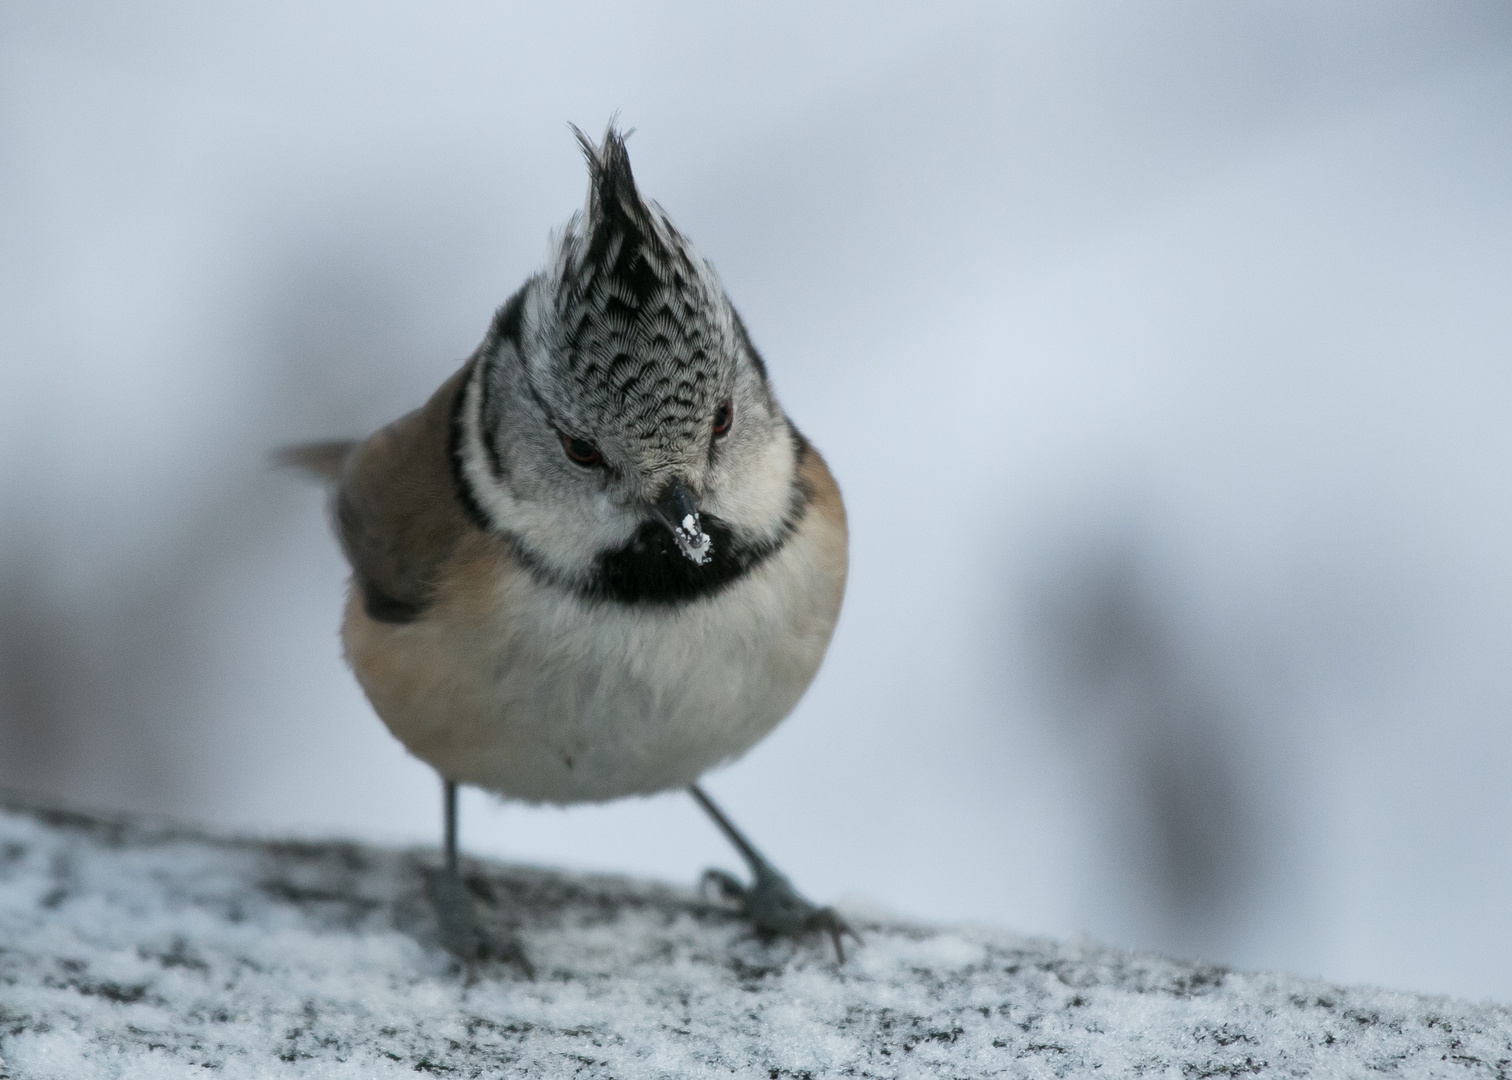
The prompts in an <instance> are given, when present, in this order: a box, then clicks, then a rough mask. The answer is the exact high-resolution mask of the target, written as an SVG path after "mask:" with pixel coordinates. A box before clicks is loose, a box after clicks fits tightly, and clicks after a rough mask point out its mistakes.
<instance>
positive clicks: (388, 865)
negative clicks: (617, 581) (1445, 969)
mask: <svg viewBox="0 0 1512 1080" xmlns="http://www.w3.org/2000/svg"><path fill="white" fill-rule="evenodd" d="M432 864H433V861H432V858H431V854H430V853H427V852H416V851H400V850H393V849H387V848H377V847H368V846H363V845H359V844H350V843H334V842H333V843H324V844H311V843H292V842H276V841H275V842H255V841H249V840H217V839H211V838H207V837H205V836H203V835H199V834H196V833H194V832H192V831H189V830H186V829H181V828H174V827H170V826H165V825H158V824H144V823H140V822H132V821H128V820H105V819H101V818H96V817H91V816H87V815H83V814H78V813H71V812H60V811H57V810H53V809H39V808H36V807H34V806H28V805H26V804H25V803H24V802H22V801H20V800H17V799H15V798H11V799H10V800H9V801H8V802H5V803H0V1057H3V1059H4V1064H3V1065H0V1077H4V1078H6V1080H53V1078H57V1080H95V1078H101V1080H104V1078H107V1077H109V1078H114V1077H132V1078H140V1080H158V1078H169V1077H185V1076H197V1077H198V1076H204V1075H206V1072H205V1070H206V1069H207V1068H208V1069H213V1070H214V1071H215V1072H216V1074H217V1075H221V1076H226V1077H259V1078H261V1077H269V1078H272V1077H331V1078H334V1077H389V1076H392V1077H399V1076H406V1077H408V1076H413V1075H415V1074H416V1073H417V1072H419V1073H432V1074H441V1075H447V1076H504V1075H507V1076H511V1077H524V1076H547V1077H557V1076H569V1075H571V1076H584V1077H591V1076H606V1077H617V1078H620V1080H633V1078H637V1077H680V1076H690V1077H691V1076H714V1075H719V1076H735V1077H763V1078H768V1077H811V1078H818V1077H828V1076H877V1077H883V1076H886V1077H893V1076H949V1077H962V1076H968V1077H981V1076H998V1075H1006V1076H1016V1077H1035V1076H1063V1075H1068V1074H1076V1075H1085V1074H1087V1073H1089V1072H1091V1071H1092V1070H1095V1069H1096V1070H1101V1075H1105V1076H1131V1075H1132V1076H1139V1075H1153V1076H1173V1077H1174V1076H1183V1077H1193V1076H1200V1077H1210V1076H1234V1075H1249V1074H1257V1075H1283V1076H1292V1075H1295V1076H1303V1075H1305V1076H1345V1075H1359V1074H1362V1073H1365V1072H1372V1073H1377V1072H1378V1073H1386V1074H1401V1075H1411V1076H1426V1075H1453V1076H1462V1075H1463V1076H1487V1077H1491V1076H1506V1075H1507V1074H1508V1071H1509V1069H1512V1008H1508V1007H1507V1006H1503V1005H1494V1004H1480V1005H1475V1004H1470V1003H1468V1002H1464V1001H1455V1000H1452V999H1448V998H1435V997H1423V996H1420V995H1416V994H1410V993H1401V992H1396V991H1388V990H1375V989H1365V988H1344V987H1338V986H1332V985H1328V984H1325V983H1321V982H1317V981H1312V980H1307V979H1301V978H1295V977H1292V976H1287V975H1279V974H1244V973H1237V972H1233V971H1229V970H1227V969H1225V968H1221V967H1214V966H1201V965H1193V964H1186V963H1178V962H1172V961H1168V960H1162V959H1158V958H1156V957H1153V956H1141V955H1136V954H1130V953H1124V952H1119V951H1115V950H1112V949H1108V948H1104V947H1101V946H1097V945H1092V944H1086V943H1074V944H1063V943H1057V942H1054V941H1048V940H1037V939H1030V938H1023V937H1018V936H1015V935H1013V934H1009V933H1005V932H1002V931H999V930H993V929H989V928H985V927H965V926H956V927H938V926H925V925H917V924H909V923H907V922H904V921H902V920H900V919H896V918H892V917H877V916H876V915H875V914H872V915H868V913H866V912H861V911H853V912H850V913H849V914H850V915H851V916H852V917H853V919H854V920H855V921H856V923H857V924H858V926H860V928H861V930H862V933H863V934H864V936H865V939H866V941H865V945H864V946H862V947H860V948H857V949H855V950H854V951H853V953H852V954H851V955H850V956H849V957H848V958H847V959H846V960H845V961H844V962H843V963H837V962H836V961H835V960H834V959H833V957H832V956H831V954H830V953H829V951H828V949H827V947H826V946H825V945H824V944H823V943H822V942H818V941H815V942H809V943H799V944H772V945H768V944H763V943H761V942H759V941H757V940H754V939H753V938H751V937H750V936H749V935H748V934H747V933H746V931H745V930H744V928H743V926H742V924H741V923H740V921H739V920H737V919H736V918H734V917H733V916H732V915H730V914H729V913H728V912H725V911H723V910H722V909H720V908H719V907H717V906H715V905H713V904H711V903H709V902H707V901H705V900H703V899H701V898H700V897H698V896H697V895H696V894H695V893H694V892H692V891H690V890H685V889H675V888H670V887H667V886H660V885H653V884H648V883H643V882H637V881H633V880H628V879H624V878H611V877H592V876H586V875H576V874H564V873H555V872H551V871H547V870H538V869H524V868H520V867H516V866H505V865H500V864H494V863H482V864H474V865H472V866H471V867H470V868H469V872H470V875H471V880H472V882H473V883H474V885H475V888H476V889H477V890H479V891H480V892H481V893H483V894H486V895H488V896H489V897H491V902H492V906H493V908H494V909H495V910H497V911H500V912H507V913H509V917H510V921H511V922H513V923H514V925H515V926H516V927H517V929H518V931H519V933H520V935H521V936H522V938H523V940H524V942H525V944H526V947H527V949H528V950H529V953H530V955H531V957H532V958H533V960H534V963H535V965H536V967H537V976H536V978H534V979H533V980H528V979H525V978H523V977H522V976H521V975H520V974H519V973H517V972H515V971H513V970H481V971H475V972H473V973H471V975H470V976H469V975H467V974H465V973H463V972H460V971H458V970H456V969H454V967H453V965H452V964H451V963H450V961H449V960H448V958H447V957H446V955H445V954H444V953H442V952H440V951H439V950H438V949H437V948H436V947H435V945H434V942H433V939H432V927H431V925H430V923H429V919H428V907H427V905H426V902H425V900H424V880H425V878H424V875H425V871H426V869H427V867H428V866H430V865H432Z"/></svg>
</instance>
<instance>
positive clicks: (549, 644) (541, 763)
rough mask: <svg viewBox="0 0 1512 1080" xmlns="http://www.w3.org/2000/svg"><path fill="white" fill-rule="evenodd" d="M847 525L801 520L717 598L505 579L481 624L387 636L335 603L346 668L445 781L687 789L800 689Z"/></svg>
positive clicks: (432, 624) (808, 675)
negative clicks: (674, 600) (343, 616)
mask: <svg viewBox="0 0 1512 1080" xmlns="http://www.w3.org/2000/svg"><path fill="white" fill-rule="evenodd" d="M844 543H845V541H844V526H843V524H839V525H838V528H837V527H836V524H835V523H831V522H827V521H826V520H825V517H824V515H821V514H819V513H814V512H810V513H808V514H807V515H805V518H804V520H803V521H802V523H801V524H800V526H799V527H798V529H797V530H796V531H795V533H794V535H793V536H792V537H791V538H790V539H789V541H788V543H787V544H786V545H784V547H783V548H782V550H781V551H779V552H777V553H776V554H774V555H773V556H771V557H770V558H769V559H768V560H766V561H765V562H764V563H762V564H761V565H759V566H758V567H757V568H755V569H754V570H753V571H752V572H751V573H749V574H748V575H746V576H745V577H743V578H741V579H740V580H738V581H737V582H735V583H734V584H732V585H731V586H730V587H729V588H728V589H726V590H725V591H723V592H721V593H719V594H718V595H716V596H714V597H712V598H708V599H702V600H696V601H693V602H690V603H687V604H684V605H681V606H678V607H672V608H656V607H642V608H635V607H625V606H621V605H617V604H614V603H609V602H586V601H583V600H581V599H579V598H577V597H575V596H572V595H568V594H565V593H563V592H562V591H561V590H558V589H554V588H551V587H550V586H546V585H542V584H540V583H539V582H537V581H536V580H535V579H533V578H532V577H531V576H530V575H529V574H528V573H526V572H525V571H523V570H520V569H518V568H511V569H510V570H509V571H508V572H506V573H504V574H501V575H499V576H497V577H495V578H494V580H493V584H492V590H493V592H494V593H495V595H494V596H492V597H489V598H486V599H485V598H482V597H479V598H476V601H481V603H478V602H476V601H475V602H474V603H472V604H468V605H466V606H467V607H468V608H470V609H471V610H472V611H473V612H475V613H476V614H477V616H478V617H473V618H460V619H459V618H449V617H446V613H445V612H444V611H443V612H441V613H439V614H438V617H436V618H431V617H423V618H422V619H421V620H419V621H418V622H415V623H412V624H409V625H402V626H395V625H390V624H384V623H377V622H374V621H372V620H371V619H368V618H367V616H366V614H365V613H364V612H363V611H362V607H361V603H360V601H359V600H357V599H356V598H355V597H354V598H353V602H352V603H350V604H349V605H348V611H347V621H346V626H345V628H344V635H343V636H344V640H345V643H346V647H347V654H348V658H349V659H350V660H351V662H352V666H353V668H354V670H355V671H356V672H357V676H358V679H359V681H360V682H361V683H362V685H363V688H364V689H365V690H366V691H367V693H368V697H369V698H370V699H371V700H372V702H373V704H374V706H375V708H376V709H377V711H378V713H379V715H380V716H381V717H382V718H383V720H384V722H385V723H386V724H387V725H388V726H389V728H390V730H392V731H393V733H394V734H395V735H396V736H397V737H398V738H399V739H400V740H401V741H402V742H403V743H404V744H405V745H406V746H407V747H408V748H409V749H410V750H411V751H412V752H414V753H415V754H416V755H417V756H419V757H421V758H422V759H424V760H426V761H428V762H429V763H430V764H432V765H434V766H435V767H436V768H437V769H439V770H440V771H441V772H442V773H443V774H444V775H446V776H448V777H450V778H452V779H454V780H459V781H462V782H465V783H471V784H476V785H478V786H480V787H484V788H487V789H490V790H493V791H496V792H498V793H500V794H503V795H507V796H511V797H514V798H519V799H526V800H530V801H543V802H555V803H571V802H584V801H595V800H602V799H612V798H616V797H619V796H623V795H632V794H649V793H651V792H656V791H662V790H666V789H669V788H677V787H683V786H686V785H688V784H690V783H692V782H693V781H694V780H696V779H697V778H698V776H699V775H700V774H702V773H703V772H705V771H706V770H708V769H709V768H711V767H712V766H714V765H717V764H719V763H721V762H723V761H727V760H729V759H731V758H734V757H736V756H738V755H740V754H742V753H744V752H745V751H746V750H748V749H749V748H750V747H751V746H752V745H754V744H755V743H756V742H757V741H758V740H759V739H761V737H762V736H764V735H765V734H766V733H767V732H768V731H770V730H771V729H772V728H773V727H774V726H775V725H776V724H777V723H778V722H779V721H780V720H782V718H783V717H785V716H786V715H787V714H788V713H789V712H790V711H791V710H792V708H793V706H794V705H795V704H796V703H797V701H798V699H799V697H800V696H801V695H802V694H803V691H804V690H805V689H806V688H807V686H808V684H809V682H810V680H812V678H813V676H814V673H815V672H816V671H817V670H818V667H819V663H820V660H821V659H822V658H823V656H824V651H825V648H826V646H827V645H828V643H829V637H830V633H831V631H832V630H833V628H834V624H835V619H836V617H837V615H838V613H839V606H840V593H841V591H842V589H843V587H844V578H845V563H844Z"/></svg>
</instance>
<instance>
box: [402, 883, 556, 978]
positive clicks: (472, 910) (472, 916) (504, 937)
mask: <svg viewBox="0 0 1512 1080" xmlns="http://www.w3.org/2000/svg"><path fill="white" fill-rule="evenodd" d="M428 884H429V886H430V888H429V890H428V891H429V892H430V897H431V902H432V903H433V904H434V905H435V908H436V928H437V930H438V932H439V937H440V939H441V947H442V948H444V949H445V950H446V951H447V952H449V953H451V954H452V955H453V956H454V957H456V958H457V959H458V960H460V961H461V962H462V963H463V964H464V965H465V966H466V967H467V968H468V969H469V971H471V969H472V968H473V967H474V966H475V965H477V964H480V963H483V964H486V963H500V964H513V965H515V966H516V967H518V968H519V969H520V970H521V971H523V972H524V973H525V977H526V978H529V979H534V978H535V968H533V967H532V966H531V963H530V960H529V959H528V958H527V957H526V955H525V950H524V948H523V947H522V946H521V945H520V941H519V939H518V938H516V937H515V936H514V935H513V934H502V933H498V932H492V931H490V930H488V929H486V928H485V927H484V926H483V925H482V922H481V920H480V919H479V918H478V911H477V901H476V900H475V899H474V897H473V894H472V890H470V889H469V888H468V887H467V884H466V882H464V881H463V880H462V878H461V876H460V875H458V874H455V873H449V872H447V871H445V870H443V871H441V872H439V873H437V874H435V875H434V876H432V877H431V879H430V881H429V883H428Z"/></svg>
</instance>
